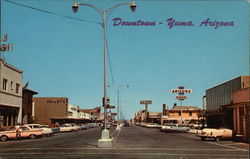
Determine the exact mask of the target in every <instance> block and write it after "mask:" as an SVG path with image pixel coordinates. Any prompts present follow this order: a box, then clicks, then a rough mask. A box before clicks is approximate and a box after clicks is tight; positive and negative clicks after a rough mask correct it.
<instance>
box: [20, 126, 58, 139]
mask: <svg viewBox="0 0 250 159" xmlns="http://www.w3.org/2000/svg"><path fill="white" fill-rule="evenodd" d="M24 126H27V127H30V128H31V129H42V130H43V131H42V132H43V136H51V135H53V134H54V133H53V131H52V130H51V129H50V128H49V127H46V126H42V125H40V124H25V125H24Z"/></svg>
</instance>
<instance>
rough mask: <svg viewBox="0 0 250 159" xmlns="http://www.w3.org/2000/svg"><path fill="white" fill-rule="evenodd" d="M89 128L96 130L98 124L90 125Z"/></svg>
mask: <svg viewBox="0 0 250 159" xmlns="http://www.w3.org/2000/svg"><path fill="white" fill-rule="evenodd" d="M89 127H90V128H96V127H97V124H96V123H90V124H89Z"/></svg>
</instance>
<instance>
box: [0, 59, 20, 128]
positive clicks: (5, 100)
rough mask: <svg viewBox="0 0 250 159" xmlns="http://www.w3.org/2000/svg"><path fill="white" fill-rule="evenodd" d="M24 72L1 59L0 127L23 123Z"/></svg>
mask: <svg viewBox="0 0 250 159" xmlns="http://www.w3.org/2000/svg"><path fill="white" fill-rule="evenodd" d="M22 78H23V71H22V70H19V69H17V68H15V67H14V66H11V65H9V64H8V63H6V62H5V61H4V60H3V59H0V126H1V127H2V126H14V125H17V124H18V123H20V124H21V122H22Z"/></svg>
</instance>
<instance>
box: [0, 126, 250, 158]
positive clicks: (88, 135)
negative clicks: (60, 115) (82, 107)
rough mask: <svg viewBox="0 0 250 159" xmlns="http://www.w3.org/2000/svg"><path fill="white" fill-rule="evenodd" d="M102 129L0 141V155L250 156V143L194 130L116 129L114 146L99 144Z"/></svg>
mask: <svg viewBox="0 0 250 159" xmlns="http://www.w3.org/2000/svg"><path fill="white" fill-rule="evenodd" d="M100 134H101V129H100V128H93V129H88V130H81V131H78V132H73V133H60V134H56V135H55V136H53V137H45V138H38V139H34V140H32V139H23V140H11V141H6V142H0V159H7V158H8V159H9V158H90V159H92V158H93V159H110V158H113V159H128V158H129V159H144V158H146V159H149V158H150V159H157V158H160V159H165V158H178V159H184V158H191V159H198V158H202V159H205V158H206V159H210V158H216V159H217V158H223V159H228V158H229V159H233V158H235V159H236V158H237V159H239V158H244V159H245V158H246V159H247V158H249V145H248V144H245V143H236V142H233V141H219V142H216V141H200V139H199V138H197V137H196V136H195V135H194V134H188V133H165V132H160V131H159V130H158V129H148V128H142V127H137V126H132V127H123V128H122V130H121V131H120V132H116V131H114V130H113V129H112V131H111V134H113V137H114V142H115V144H114V148H108V149H103V148H97V140H98V139H99V138H100Z"/></svg>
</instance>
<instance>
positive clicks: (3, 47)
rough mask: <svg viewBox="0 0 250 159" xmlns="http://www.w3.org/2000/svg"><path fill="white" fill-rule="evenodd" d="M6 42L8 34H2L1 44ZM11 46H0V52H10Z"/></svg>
mask: <svg viewBox="0 0 250 159" xmlns="http://www.w3.org/2000/svg"><path fill="white" fill-rule="evenodd" d="M7 40H8V34H4V38H3V40H2V39H1V42H6V41H7ZM12 48H13V44H0V51H11V50H12Z"/></svg>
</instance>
